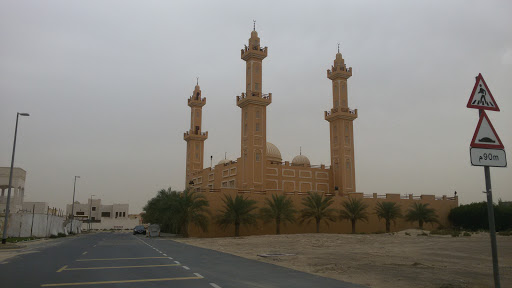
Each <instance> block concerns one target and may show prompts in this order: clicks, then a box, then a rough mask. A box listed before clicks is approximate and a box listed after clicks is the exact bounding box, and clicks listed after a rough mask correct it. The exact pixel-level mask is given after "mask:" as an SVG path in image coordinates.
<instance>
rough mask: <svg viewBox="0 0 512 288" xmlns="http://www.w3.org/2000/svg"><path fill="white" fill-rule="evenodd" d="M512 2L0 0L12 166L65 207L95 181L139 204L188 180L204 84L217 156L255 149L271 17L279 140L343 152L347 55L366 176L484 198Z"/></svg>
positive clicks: (361, 177) (0, 61)
mask: <svg viewBox="0 0 512 288" xmlns="http://www.w3.org/2000/svg"><path fill="white" fill-rule="evenodd" d="M511 12H512V2H510V1H485V3H484V2H482V1H350V2H348V1H279V2H278V1H258V2H257V5H256V4H255V2H243V1H224V2H219V1H126V0H123V1H67V0H63V1H20V0H12V1H5V0H0V39H2V40H1V45H0V133H1V135H2V137H1V138H0V139H1V141H0V166H9V165H10V157H11V151H12V140H13V134H14V124H15V116H16V112H28V113H30V114H31V116H30V117H28V118H22V119H20V126H19V131H18V145H17V151H16V152H17V154H16V161H15V166H17V167H22V168H24V169H25V170H27V181H26V194H27V200H28V201H48V202H49V203H50V205H51V206H56V207H59V208H64V207H65V204H66V203H70V202H71V197H72V192H73V179H74V176H75V175H80V176H81V177H82V178H81V179H80V180H79V181H78V185H77V200H79V201H85V200H86V198H88V197H89V196H90V195H91V194H96V195H98V197H101V198H102V199H103V200H104V202H106V203H107V204H110V203H112V202H115V203H126V202H128V203H129V204H130V213H138V212H140V211H141V209H142V206H143V205H144V204H145V203H146V202H147V200H148V199H150V198H151V197H153V196H154V195H155V193H156V192H157V191H158V190H159V189H161V188H166V187H169V186H172V187H173V188H174V189H179V190H181V189H183V188H184V182H185V180H184V177H185V148H186V147H185V141H184V140H183V132H185V131H186V130H188V128H189V125H190V123H189V121H190V120H189V119H190V116H189V113H190V110H189V107H188V106H187V98H188V97H189V96H190V95H191V94H192V91H193V89H194V85H195V77H196V76H199V77H200V78H199V84H200V86H201V89H202V91H203V96H205V97H206V98H207V104H206V106H205V107H204V108H203V121H204V123H205V124H204V130H206V131H208V132H209V139H208V140H207V141H206V148H205V150H206V151H205V159H207V161H206V163H205V167H207V166H209V156H210V155H213V158H214V162H215V163H216V162H218V161H219V160H220V159H221V158H223V157H224V152H227V155H228V157H229V158H231V159H235V158H237V157H238V156H239V154H240V123H239V119H240V115H239V113H240V108H238V107H237V106H236V104H235V96H236V95H239V94H240V93H241V92H243V90H244V87H245V77H244V75H245V74H244V71H245V66H244V65H245V63H244V61H243V60H241V59H240V49H241V48H242V47H243V45H244V44H246V43H247V39H248V38H249V36H250V31H251V30H252V20H253V19H256V20H257V25H256V26H257V27H256V28H257V31H258V32H259V36H260V37H261V43H262V45H264V46H268V47H269V56H268V57H267V59H265V60H264V66H263V69H264V73H263V91H264V92H265V93H268V92H271V93H273V103H272V104H271V105H270V106H269V107H268V110H267V111H268V119H267V121H268V122H267V127H268V128H267V139H268V141H269V142H272V143H274V144H275V145H276V146H277V147H278V148H279V149H280V150H281V154H282V156H283V158H284V160H291V159H292V158H293V157H294V156H295V155H297V154H298V153H299V146H302V151H303V154H305V155H307V156H308V157H309V158H310V160H311V162H312V164H321V163H323V164H329V130H328V123H327V122H326V121H325V120H324V114H323V113H324V110H328V109H330V108H331V106H332V100H331V97H332V96H331V83H330V80H328V79H327V78H326V69H329V68H330V66H331V65H332V61H333V60H334V57H335V53H336V45H337V43H338V42H340V43H341V50H342V51H341V52H342V54H343V57H344V59H345V63H347V66H351V67H353V76H352V78H350V79H349V86H348V87H349V88H348V92H349V106H350V107H351V108H357V109H358V112H359V118H358V119H357V120H356V121H355V123H354V131H355V132H354V135H355V145H356V146H355V147H356V148H355V153H356V155H355V157H356V159H355V160H356V162H355V167H356V182H357V190H358V191H360V192H364V193H374V192H376V193H379V194H381V193H401V194H404V193H414V194H418V195H419V194H436V195H443V194H448V195H453V191H454V190H457V192H458V193H459V196H460V201H461V202H462V203H470V202H474V201H483V200H484V199H485V195H484V194H482V193H481V191H483V190H484V187H485V185H484V175H483V174H484V173H483V168H482V167H472V166H471V165H470V162H469V161H470V160H469V144H470V141H471V138H472V136H473V133H474V130H475V128H476V124H477V122H478V112H477V110H475V109H468V108H466V103H467V101H468V98H469V95H470V93H471V90H472V88H473V85H474V81H475V76H477V75H478V73H482V74H483V76H484V78H485V80H486V82H487V85H488V86H489V88H490V90H491V92H492V94H493V96H494V98H495V99H496V101H497V103H498V105H499V107H500V108H501V112H489V113H488V116H489V118H490V120H491V121H492V123H493V125H494V127H495V129H496V130H497V132H498V134H499V136H500V138H501V140H502V142H503V143H504V145H505V147H506V148H507V147H508V149H509V150H507V151H508V152H509V155H508V156H509V166H510V165H512V164H510V163H512V150H510V147H512V129H511V124H512V112H511V110H512V97H510V95H511V93H512V81H511V79H512V17H510V15H512V13H511ZM511 171H512V170H511V168H510V167H509V168H491V176H492V184H493V191H494V197H495V199H496V200H497V199H499V198H502V199H503V200H512V177H511V176H512V173H511Z"/></svg>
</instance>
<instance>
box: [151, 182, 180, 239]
mask: <svg viewBox="0 0 512 288" xmlns="http://www.w3.org/2000/svg"><path fill="white" fill-rule="evenodd" d="M178 193H179V192H177V191H174V190H172V188H171V187H169V188H168V189H161V190H160V191H158V193H157V195H156V196H155V197H153V198H151V199H150V200H148V203H147V204H146V205H145V206H144V208H143V210H144V222H146V223H157V224H160V225H161V228H162V231H165V232H171V233H178V232H179V231H178V230H179V229H178V227H176V225H175V222H176V221H175V220H174V212H175V204H176V202H177V199H178V197H179V196H178Z"/></svg>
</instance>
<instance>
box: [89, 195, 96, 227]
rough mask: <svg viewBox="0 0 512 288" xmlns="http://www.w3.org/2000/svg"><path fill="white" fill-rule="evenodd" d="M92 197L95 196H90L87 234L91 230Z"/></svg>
mask: <svg viewBox="0 0 512 288" xmlns="http://www.w3.org/2000/svg"><path fill="white" fill-rule="evenodd" d="M92 196H96V195H91V203H89V232H90V231H91V228H92V224H91V219H92V217H91V216H92V215H91V214H92Z"/></svg>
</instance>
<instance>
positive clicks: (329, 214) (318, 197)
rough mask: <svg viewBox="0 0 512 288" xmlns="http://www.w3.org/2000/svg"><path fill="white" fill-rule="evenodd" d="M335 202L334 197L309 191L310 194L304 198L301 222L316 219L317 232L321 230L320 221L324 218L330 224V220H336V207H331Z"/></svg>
mask: <svg viewBox="0 0 512 288" xmlns="http://www.w3.org/2000/svg"><path fill="white" fill-rule="evenodd" d="M332 203H334V200H332V197H324V195H323V194H321V193H315V192H308V196H307V197H306V198H304V199H302V205H304V206H305V207H304V208H303V209H302V210H300V223H304V222H306V223H310V222H311V220H313V219H314V220H315V223H316V233H319V232H320V222H321V221H322V220H323V221H324V222H325V224H327V225H329V221H331V222H334V221H336V215H335V213H336V209H332V208H329V206H331V205H332Z"/></svg>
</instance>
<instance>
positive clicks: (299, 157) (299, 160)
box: [292, 155, 311, 166]
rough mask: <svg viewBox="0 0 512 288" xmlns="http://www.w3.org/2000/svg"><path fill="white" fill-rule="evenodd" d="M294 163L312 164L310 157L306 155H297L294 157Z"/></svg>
mask: <svg viewBox="0 0 512 288" xmlns="http://www.w3.org/2000/svg"><path fill="white" fill-rule="evenodd" d="M292 165H302V166H310V165H311V164H309V159H308V157H306V156H304V155H297V156H295V157H293V160H292Z"/></svg>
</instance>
